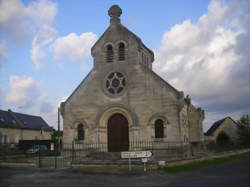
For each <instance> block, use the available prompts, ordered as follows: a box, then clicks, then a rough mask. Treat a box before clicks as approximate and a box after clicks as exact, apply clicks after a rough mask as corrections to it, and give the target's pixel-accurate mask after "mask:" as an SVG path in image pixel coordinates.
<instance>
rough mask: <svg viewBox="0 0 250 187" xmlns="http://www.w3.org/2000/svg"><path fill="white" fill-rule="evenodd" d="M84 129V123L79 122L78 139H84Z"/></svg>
mask: <svg viewBox="0 0 250 187" xmlns="http://www.w3.org/2000/svg"><path fill="white" fill-rule="evenodd" d="M84 133H85V132H84V129H83V124H81V123H80V124H79V125H78V127H77V140H84Z"/></svg>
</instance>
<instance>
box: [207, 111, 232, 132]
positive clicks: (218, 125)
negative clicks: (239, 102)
mask: <svg viewBox="0 0 250 187" xmlns="http://www.w3.org/2000/svg"><path fill="white" fill-rule="evenodd" d="M226 119H230V120H232V121H233V122H234V123H235V124H237V122H235V121H234V120H233V119H232V118H231V117H229V116H228V117H225V118H223V119H221V120H218V121H216V122H214V124H213V125H212V126H211V127H210V128H209V129H208V130H207V132H206V133H205V135H206V136H211V135H212V134H213V133H214V132H215V131H216V130H217V129H218V128H219V127H220V125H221V124H222V123H223V122H224V121H225V120H226Z"/></svg>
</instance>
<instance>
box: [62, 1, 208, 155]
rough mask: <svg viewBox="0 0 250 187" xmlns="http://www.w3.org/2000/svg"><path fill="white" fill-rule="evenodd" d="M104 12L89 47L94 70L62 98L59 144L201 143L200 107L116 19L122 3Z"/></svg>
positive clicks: (121, 147)
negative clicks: (103, 24)
mask: <svg viewBox="0 0 250 187" xmlns="http://www.w3.org/2000/svg"><path fill="white" fill-rule="evenodd" d="M108 14H109V16H110V25H109V27H108V28H107V29H106V31H105V32H104V33H103V34H102V36H101V37H100V38H99V39H98V41H97V42H96V43H95V44H94V46H93V47H92V49H91V54H92V57H93V61H94V62H93V63H94V66H93V69H92V70H91V71H90V72H89V74H88V75H87V76H86V77H85V78H84V80H83V81H82V82H81V83H80V85H79V86H78V87H77V88H76V89H75V90H74V91H73V93H72V94H71V95H70V96H69V97H68V98H67V100H66V101H65V102H62V103H61V106H60V111H61V114H62V117H63V125H64V132H63V143H64V146H66V145H67V144H68V145H69V146H71V145H72V142H77V143H89V144H91V143H93V144H95V145H98V144H100V145H102V147H103V146H104V145H105V146H106V148H105V150H106V151H108V152H119V151H127V150H131V147H132V144H133V142H135V141H140V142H148V141H150V142H158V143H163V144H162V145H166V146H169V145H170V144H171V143H172V144H174V143H178V145H183V144H185V143H186V144H188V143H190V142H191V143H192V142H196V143H197V142H198V143H200V142H202V141H203V131H202V122H203V119H204V111H203V110H202V109H201V108H197V107H195V106H194V105H192V103H191V99H190V97H188V96H187V97H185V96H184V92H183V91H178V90H177V89H176V88H174V87H173V86H172V85H170V84H169V83H168V82H166V81H165V80H164V79H163V78H161V77H160V76H159V75H157V74H156V73H155V72H154V71H153V70H152V64H153V62H154V53H153V51H152V50H150V49H149V48H148V47H147V46H146V45H145V44H143V42H142V40H141V39H140V38H139V37H138V36H136V35H135V34H134V33H133V32H131V31H130V30H129V29H127V28H126V27H125V26H123V25H122V24H121V22H120V15H121V14H122V10H121V8H120V7H119V6H117V5H113V6H112V7H111V8H110V9H109V11H108ZM164 143H165V144H164ZM176 145H177V144H176ZM105 146H104V147H105Z"/></svg>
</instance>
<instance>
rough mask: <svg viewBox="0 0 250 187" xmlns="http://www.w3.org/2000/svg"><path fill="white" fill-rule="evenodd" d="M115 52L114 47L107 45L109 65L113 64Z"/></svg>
mask: <svg viewBox="0 0 250 187" xmlns="http://www.w3.org/2000/svg"><path fill="white" fill-rule="evenodd" d="M113 57H114V52H113V47H112V45H107V48H106V61H107V63H110V62H113Z"/></svg>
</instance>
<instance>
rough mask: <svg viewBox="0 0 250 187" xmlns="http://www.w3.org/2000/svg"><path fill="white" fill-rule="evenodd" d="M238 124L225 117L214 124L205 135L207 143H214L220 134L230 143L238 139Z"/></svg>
mask: <svg viewBox="0 0 250 187" xmlns="http://www.w3.org/2000/svg"><path fill="white" fill-rule="evenodd" d="M237 131H238V124H237V122H235V121H234V120H233V119H232V118H231V117H229V116H228V117H226V118H223V119H221V120H218V121H216V122H214V124H213V125H212V126H211V127H210V128H209V129H208V130H207V132H206V133H205V139H206V140H207V142H211V141H212V142H216V139H217V137H218V135H219V134H220V133H222V132H223V133H225V134H226V135H227V136H228V137H229V139H230V140H231V141H232V142H235V143H236V142H237V139H238V132H237Z"/></svg>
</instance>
